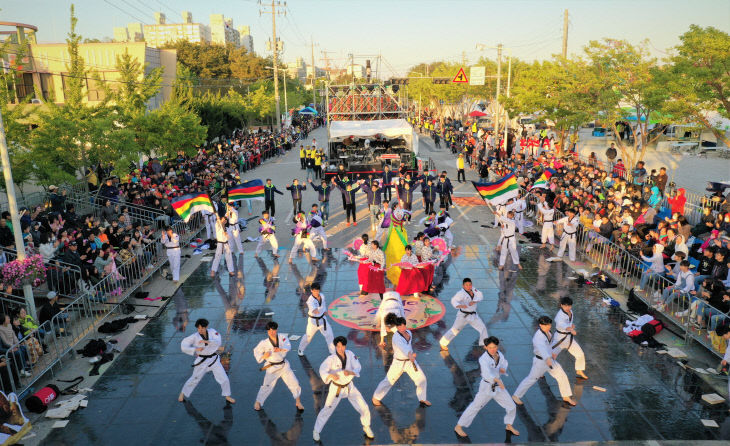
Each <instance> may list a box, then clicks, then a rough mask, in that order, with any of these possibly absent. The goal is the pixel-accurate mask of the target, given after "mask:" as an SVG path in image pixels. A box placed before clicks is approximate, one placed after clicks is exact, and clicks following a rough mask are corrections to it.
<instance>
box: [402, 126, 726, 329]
mask: <svg viewBox="0 0 730 446" xmlns="http://www.w3.org/2000/svg"><path fill="white" fill-rule="evenodd" d="M434 123H435V120H433V119H431V118H430V117H422V119H421V120H420V121H419V122H417V123H416V122H415V120H414V124H415V125H416V126H417V127H419V128H421V129H424V128H425V129H426V131H431V132H432V136H433V132H435V133H437V134H438V135H439V137H443V138H444V139H445V140H446V141H447V143H448V144H450V145H451V146H452V152H454V153H457V154H460V155H464V156H466V157H467V158H468V159H469V160H471V164H472V169H473V170H475V171H476V174H477V176H478V177H479V178H480V181H489V182H493V181H496V180H498V179H500V178H502V177H504V176H505V175H507V174H509V173H512V172H514V173H515V175H516V177H517V178H518V182H519V183H520V185H521V186H522V187H524V188H525V189H526V190H530V188H531V186H532V184H533V183H534V182H535V181H536V180H537V179H538V178H540V176H541V174H542V173H543V172H544V171H545V170H546V169H547V168H551V169H553V171H554V172H555V173H554V174H553V175H552V177H551V178H550V180H549V184H548V187H547V188H540V189H538V188H535V189H533V190H531V192H532V193H531V194H530V197H532V198H530V200H532V202H533V204H536V203H537V202H538V201H540V200H541V199H542V198H540V197H541V196H542V197H544V199H545V201H546V202H547V203H549V204H550V206H551V207H552V208H554V209H556V210H557V211H560V212H561V213H565V212H566V211H567V210H569V209H573V210H574V211H575V212H576V214H577V215H578V216H579V218H580V222H581V232H582V239H583V240H586V241H587V242H586V243H585V245H584V249H585V250H586V251H587V252H588V254H590V251H591V250H599V248H600V250H601V252H603V253H607V252H608V253H610V254H612V255H613V257H614V258H617V255H618V254H619V251H620V250H623V251H625V252H626V253H628V254H630V255H631V256H633V258H634V259H635V260H636V262H635V263H636V264H638V265H640V266H639V268H638V271H627V270H622V268H625V265H620V264H618V262H616V263H614V264H612V268H613V269H614V270H613V271H612V272H613V273H616V274H620V275H624V276H626V275H632V274H633V275H640V277H634V279H640V287H639V288H638V289H637V290H636V291H638V292H643V293H645V295H646V297H647V299H649V300H650V299H654V300H655V303H656V308H657V309H659V310H666V309H667V307H668V305H670V304H674V306H673V308H676V307H679V308H680V309H682V311H681V312H679V316H680V317H684V316H689V317H690V320H691V321H692V323H693V324H694V325H695V326H696V327H697V328H702V329H705V328H707V329H709V330H714V328H716V326H717V325H718V324H730V319H729V317H730V316H728V314H729V312H730V275H729V273H728V267H730V258H729V257H730V238H729V237H728V236H729V235H730V193H728V194H726V195H723V194H722V193H716V194H715V195H714V196H712V197H708V198H707V199H706V200H704V201H703V202H702V204H701V205H702V209H701V216H699V217H698V216H697V215H695V216H694V218H692V220H694V224H692V223H690V221H689V220H688V211H689V206H688V204H687V197H686V191H685V190H684V189H683V188H681V187H676V186H675V185H674V184H672V183H670V182H669V181H668V177H667V173H666V168H664V167H661V168H660V169H658V170H656V169H654V170H651V171H647V169H646V166H645V163H644V162H643V161H639V162H637V164H636V166H634V167H633V168H631V169H629V168H628V167H627V166H626V165H625V164H624V163H623V161H622V160H621V159H620V158H619V159H616V149H615V147H614V146H613V145H612V147H609V148H608V149H607V158H608V159H609V160H612V161H611V162H610V163H609V164H605V163H601V162H599V161H598V160H597V157H596V155H595V153H592V154H591V156H590V157H589V158H588V159H583V160H581V159H579V158H578V156H577V154H576V153H575V152H574V151H568V152H566V153H560V152H559V149H560V145H559V144H557V143H556V142H555V141H554V140H553V139H551V135H550V132H548V131H544V130H536V131H533V132H528V131H527V130H522V131H520V132H515V133H514V134H511V135H508V145H507V148H505V145H504V141H503V138H501V137H495V135H493V134H492V133H491V132H489V131H482V130H481V129H478V128H477V126H476V125H473V124H469V123H467V124H466V125H461V123H459V124H458V127H457V126H453V125H452V126H450V125H445V126H443V127H439V126H438V125H436V127H435V130H434ZM574 145H575V142H574V141H571V145H570V146H569V147H570V148H574ZM454 146H455V147H454ZM558 153H560V156H558V155H557V154H558ZM610 155H613V156H610ZM692 212H695V210H694V209H692ZM538 218H539V217H538ZM600 244H602V245H603V246H600V247H599V245H600ZM610 250H614V251H610ZM609 257H611V256H609ZM690 276H691V277H690ZM659 278H662V279H663V280H659Z"/></svg>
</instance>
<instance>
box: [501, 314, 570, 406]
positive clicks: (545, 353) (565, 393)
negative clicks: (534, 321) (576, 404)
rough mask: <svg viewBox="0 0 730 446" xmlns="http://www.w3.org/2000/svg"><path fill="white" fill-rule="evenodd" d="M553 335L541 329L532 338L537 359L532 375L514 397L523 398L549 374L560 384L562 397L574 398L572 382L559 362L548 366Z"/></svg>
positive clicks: (524, 381)
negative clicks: (571, 388) (538, 381)
mask: <svg viewBox="0 0 730 446" xmlns="http://www.w3.org/2000/svg"><path fill="white" fill-rule="evenodd" d="M552 338H553V336H552V334H551V333H545V332H544V331H542V330H540V329H539V328H538V329H537V331H536V332H535V334H534V335H533V336H532V350H533V352H534V354H535V357H534V358H532V368H531V369H530V374H529V375H527V376H526V377H525V379H523V380H522V382H521V383H520V385H519V386H517V389H516V390H515V393H514V396H516V397H517V398H522V397H523V396H525V393H527V391H528V390H529V389H530V387H532V385H533V384H535V383H536V382H537V380H538V379H540V378H542V377H543V376H544V375H545V373H546V372H547V373H549V374H550V375H551V376H552V377H553V378H555V380H556V381H557V382H558V388H559V389H560V396H562V397H563V398H568V397H570V396H572V391H571V390H570V382H569V381H568V376H567V375H566V374H565V371H564V370H563V368H562V367H561V366H560V364H559V363H558V362H557V361H553V365H552V366H548V365H547V360H548V359H552V353H553V348H552V345H551V343H552V340H553V339H552Z"/></svg>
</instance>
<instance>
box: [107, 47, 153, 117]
mask: <svg viewBox="0 0 730 446" xmlns="http://www.w3.org/2000/svg"><path fill="white" fill-rule="evenodd" d="M116 69H117V71H118V72H119V82H117V83H113V84H112V85H113V91H112V92H110V95H111V98H112V99H113V100H114V102H115V104H116V106H117V107H119V108H120V109H121V111H122V112H123V113H125V114H127V115H129V117H130V118H133V117H136V116H138V115H140V114H143V113H144V112H145V110H146V109H147V103H148V102H149V100H150V99H152V98H153V97H155V95H157V93H159V91H160V89H161V88H162V68H161V67H157V68H154V69H152V70H149V71H148V70H147V67H146V66H144V67H143V66H142V64H141V63H140V62H139V60H137V58H136V57H132V56H131V55H130V54H129V52H127V51H125V52H124V54H122V55H119V56H117V61H116Z"/></svg>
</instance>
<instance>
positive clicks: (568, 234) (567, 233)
mask: <svg viewBox="0 0 730 446" xmlns="http://www.w3.org/2000/svg"><path fill="white" fill-rule="evenodd" d="M576 232H577V231H576ZM564 234H565V235H567V236H568V237H573V236H574V235H575V232H567V231H566V232H565V233H564Z"/></svg>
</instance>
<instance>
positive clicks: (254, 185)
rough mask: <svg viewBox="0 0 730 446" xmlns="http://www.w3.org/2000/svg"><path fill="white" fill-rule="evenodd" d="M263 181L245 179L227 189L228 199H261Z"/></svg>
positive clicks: (262, 197)
mask: <svg viewBox="0 0 730 446" xmlns="http://www.w3.org/2000/svg"><path fill="white" fill-rule="evenodd" d="M263 199H264V182H263V181H261V180H251V181H246V182H245V183H243V184H239V185H238V186H233V187H231V188H230V189H228V201H236V200H263Z"/></svg>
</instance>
